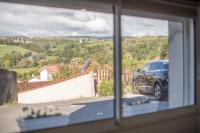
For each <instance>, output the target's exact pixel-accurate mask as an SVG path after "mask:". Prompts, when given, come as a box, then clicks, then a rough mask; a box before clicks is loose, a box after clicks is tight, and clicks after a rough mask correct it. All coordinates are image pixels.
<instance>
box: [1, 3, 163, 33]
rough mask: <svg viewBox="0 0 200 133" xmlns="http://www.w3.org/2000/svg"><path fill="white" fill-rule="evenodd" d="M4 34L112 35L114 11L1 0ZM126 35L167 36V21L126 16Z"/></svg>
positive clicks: (123, 19) (124, 19)
mask: <svg viewBox="0 0 200 133" xmlns="http://www.w3.org/2000/svg"><path fill="white" fill-rule="evenodd" d="M0 16H1V19H0V35H25V36H71V35H76V36H78V35H83V36H112V35H113V16H112V15H111V14H105V13H97V12H90V11H80V10H72V9H62V8H50V7H40V6H28V5H21V4H20V5H19V4H8V3H0ZM122 22H123V35H133V36H141V35H166V34H167V22H166V21H160V20H153V19H144V18H137V17H123V18H122Z"/></svg>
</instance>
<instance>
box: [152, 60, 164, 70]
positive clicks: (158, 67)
mask: <svg viewBox="0 0 200 133" xmlns="http://www.w3.org/2000/svg"><path fill="white" fill-rule="evenodd" d="M161 67H162V63H161V62H155V63H152V64H151V67H150V71H154V70H159V69H161Z"/></svg>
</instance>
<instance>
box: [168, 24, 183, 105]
mask: <svg viewBox="0 0 200 133" xmlns="http://www.w3.org/2000/svg"><path fill="white" fill-rule="evenodd" d="M168 91H169V94H168V95H169V105H170V107H171V108H175V107H180V106H183V99H184V97H183V94H184V92H183V25H182V23H177V22H169V89H168Z"/></svg>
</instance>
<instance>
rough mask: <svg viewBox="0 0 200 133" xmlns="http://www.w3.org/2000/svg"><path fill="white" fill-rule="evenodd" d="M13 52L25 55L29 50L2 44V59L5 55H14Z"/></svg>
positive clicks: (0, 52)
mask: <svg viewBox="0 0 200 133" xmlns="http://www.w3.org/2000/svg"><path fill="white" fill-rule="evenodd" d="M12 51H17V52H20V53H22V54H24V53H25V52H27V51H28V50H26V49H23V48H21V47H18V46H9V45H1V44H0V58H1V57H3V56H4V55H5V54H10V53H12Z"/></svg>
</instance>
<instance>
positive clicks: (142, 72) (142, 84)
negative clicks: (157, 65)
mask: <svg viewBox="0 0 200 133" xmlns="http://www.w3.org/2000/svg"><path fill="white" fill-rule="evenodd" d="M150 66H151V64H150V63H149V64H146V65H145V66H144V67H143V69H141V70H140V73H139V75H138V87H139V88H140V90H141V91H143V92H146V90H145V88H146V84H147V83H146V78H147V77H146V76H147V73H148V71H149V69H150Z"/></svg>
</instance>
